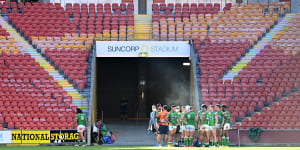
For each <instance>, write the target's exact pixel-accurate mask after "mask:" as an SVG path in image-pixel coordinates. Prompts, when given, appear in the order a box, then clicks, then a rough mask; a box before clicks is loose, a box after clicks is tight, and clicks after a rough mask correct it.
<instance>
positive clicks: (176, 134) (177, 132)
mask: <svg viewBox="0 0 300 150" xmlns="http://www.w3.org/2000/svg"><path fill="white" fill-rule="evenodd" d="M176 113H177V114H178V119H179V122H178V124H177V128H176V132H175V141H176V143H175V146H179V145H178V143H179V141H178V137H180V121H181V118H180V115H181V112H180V106H177V107H176Z"/></svg>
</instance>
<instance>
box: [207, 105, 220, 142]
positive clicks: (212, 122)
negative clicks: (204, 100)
mask: <svg viewBox="0 0 300 150" xmlns="http://www.w3.org/2000/svg"><path fill="white" fill-rule="evenodd" d="M208 118H209V120H208V125H209V127H210V133H209V135H210V136H208V137H209V139H210V141H211V146H213V147H215V146H216V144H217V136H216V129H217V124H218V114H217V113H216V112H214V106H213V105H209V108H208Z"/></svg>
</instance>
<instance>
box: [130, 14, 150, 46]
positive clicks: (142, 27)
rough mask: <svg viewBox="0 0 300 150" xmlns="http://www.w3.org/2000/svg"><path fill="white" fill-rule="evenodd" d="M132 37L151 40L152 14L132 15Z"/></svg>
mask: <svg viewBox="0 0 300 150" xmlns="http://www.w3.org/2000/svg"><path fill="white" fill-rule="evenodd" d="M134 39H135V40H146V41H147V40H152V15H135V16H134Z"/></svg>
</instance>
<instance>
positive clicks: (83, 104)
mask: <svg viewBox="0 0 300 150" xmlns="http://www.w3.org/2000/svg"><path fill="white" fill-rule="evenodd" d="M0 24H1V26H2V27H3V28H4V29H6V30H7V32H9V34H10V35H11V36H13V37H14V39H15V40H16V41H17V42H18V43H19V44H21V45H22V46H23V47H24V48H25V50H26V52H27V53H29V54H30V55H31V57H33V58H34V59H35V61H37V62H39V63H40V65H41V66H43V67H44V69H45V70H46V71H48V72H49V75H51V76H53V78H54V80H56V81H57V82H58V83H59V84H60V85H61V86H62V87H63V89H64V90H66V91H67V93H68V94H69V95H70V96H72V99H73V100H72V104H76V105H77V107H79V108H81V109H82V110H83V111H84V112H87V110H88V100H87V99H84V98H83V97H82V95H81V94H80V93H79V92H78V91H77V90H76V89H75V88H74V87H73V86H72V84H70V83H69V82H68V81H67V80H66V79H64V77H63V76H62V75H60V74H59V72H58V71H57V70H55V67H54V66H52V65H51V64H50V63H49V62H48V61H47V60H46V59H45V58H44V57H43V56H42V55H41V54H40V53H39V52H38V51H37V50H36V49H34V48H33V47H32V46H31V45H30V44H29V43H28V42H27V41H26V40H25V39H24V38H23V37H22V36H21V35H20V34H19V33H18V32H16V30H15V29H14V28H13V27H12V26H11V25H10V24H8V23H7V21H5V20H4V18H3V17H2V16H0Z"/></svg>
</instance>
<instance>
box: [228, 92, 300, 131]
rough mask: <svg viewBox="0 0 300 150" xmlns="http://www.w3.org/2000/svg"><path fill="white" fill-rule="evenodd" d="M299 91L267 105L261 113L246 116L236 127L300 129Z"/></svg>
mask: <svg viewBox="0 0 300 150" xmlns="http://www.w3.org/2000/svg"><path fill="white" fill-rule="evenodd" d="M299 97H300V96H299V94H298V93H293V94H291V95H290V96H289V97H288V98H283V99H281V100H280V102H275V103H273V104H272V105H271V106H270V107H269V108H268V107H265V108H264V109H262V111H261V112H260V113H255V114H254V115H253V116H252V117H251V118H246V119H244V120H243V122H242V123H241V124H237V125H235V126H234V128H239V129H248V128H251V127H260V128H262V129H299V128H300V122H299V119H300V118H299V115H300V105H299V104H300V99H299Z"/></svg>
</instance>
